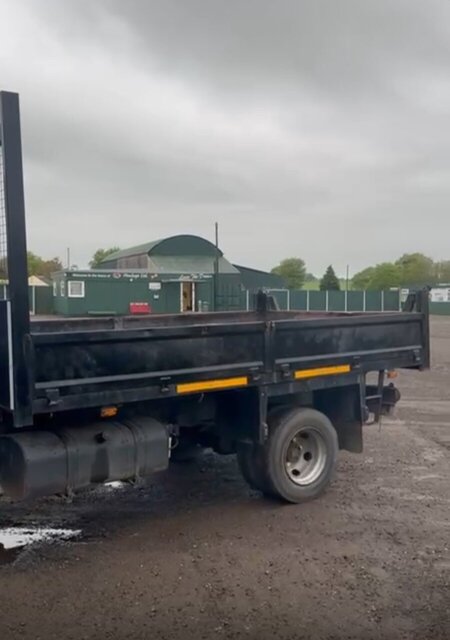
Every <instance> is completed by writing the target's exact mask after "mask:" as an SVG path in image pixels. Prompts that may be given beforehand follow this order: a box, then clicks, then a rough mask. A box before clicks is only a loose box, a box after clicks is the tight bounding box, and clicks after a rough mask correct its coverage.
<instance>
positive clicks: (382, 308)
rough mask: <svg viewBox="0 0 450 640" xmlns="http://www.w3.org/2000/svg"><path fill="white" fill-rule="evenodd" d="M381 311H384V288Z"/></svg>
mask: <svg viewBox="0 0 450 640" xmlns="http://www.w3.org/2000/svg"><path fill="white" fill-rule="evenodd" d="M381 311H384V290H383V291H382V292H381Z"/></svg>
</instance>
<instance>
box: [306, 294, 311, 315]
mask: <svg viewBox="0 0 450 640" xmlns="http://www.w3.org/2000/svg"><path fill="white" fill-rule="evenodd" d="M309 293H310V291H309V289H307V290H306V311H309Z"/></svg>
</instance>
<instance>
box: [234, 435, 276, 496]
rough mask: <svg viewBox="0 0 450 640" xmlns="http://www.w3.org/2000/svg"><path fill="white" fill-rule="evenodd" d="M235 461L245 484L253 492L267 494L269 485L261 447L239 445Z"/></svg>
mask: <svg viewBox="0 0 450 640" xmlns="http://www.w3.org/2000/svg"><path fill="white" fill-rule="evenodd" d="M237 459H238V464H239V469H240V470H241V473H242V475H243V477H244V480H245V481H246V482H247V484H248V485H249V486H250V487H251V488H252V489H255V491H261V492H262V493H266V494H269V493H270V484H269V481H268V479H267V475H266V469H265V460H264V457H263V450H262V447H260V446H258V445H251V444H241V445H239V446H238V450H237Z"/></svg>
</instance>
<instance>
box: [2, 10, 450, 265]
mask: <svg viewBox="0 0 450 640" xmlns="http://www.w3.org/2000/svg"><path fill="white" fill-rule="evenodd" d="M0 10H2V15H6V12H8V21H7V22H5V21H3V22H2V27H0V77H2V78H3V82H6V83H7V85H8V86H7V87H5V88H10V89H13V90H18V91H19V92H20V93H21V97H22V111H23V123H24V126H23V129H24V146H25V160H26V164H25V167H26V177H27V204H28V214H29V245H30V247H31V248H32V249H33V250H36V251H38V252H40V253H43V254H45V255H53V254H56V253H59V254H60V255H63V253H64V248H65V247H66V246H67V245H70V246H71V249H72V255H73V256H74V259H75V260H76V261H77V262H78V263H80V264H86V263H87V261H88V259H89V257H90V255H91V253H92V252H93V250H95V248H96V247H98V246H102V245H108V244H121V245H126V244H133V243H135V242H141V241H143V240H147V239H149V240H150V239H152V238H155V237H161V236H163V235H169V234H171V233H178V232H181V231H183V232H191V233H201V234H202V235H211V234H212V230H213V222H214V221H215V220H216V219H217V220H219V221H220V223H221V239H222V245H223V248H224V250H225V251H226V253H227V255H228V256H229V257H230V258H231V259H234V260H236V261H238V262H241V263H248V264H253V265H254V266H260V267H262V268H269V267H271V266H273V265H274V264H275V263H276V262H277V261H278V260H280V259H281V258H283V257H285V256H288V255H301V256H302V257H304V258H305V259H306V261H307V263H308V265H309V267H310V268H311V269H312V270H314V271H317V272H321V271H322V270H323V269H324V268H325V266H326V265H327V264H328V263H329V262H330V261H332V262H333V263H334V264H335V266H336V268H337V269H338V270H339V271H341V272H343V271H344V270H345V265H346V264H348V263H349V264H350V265H351V268H352V270H357V269H359V268H362V267H363V266H365V265H366V264H368V263H372V262H375V261H382V260H386V259H392V258H394V257H396V256H397V255H398V254H399V253H401V252H402V251H413V250H423V251H426V252H428V253H429V254H430V255H432V256H433V257H435V258H441V257H442V258H443V257H447V258H448V257H450V256H449V255H448V248H447V247H448V243H447V238H448V234H449V232H450V222H449V217H448V214H447V212H448V205H449V202H450V181H449V180H448V176H449V175H450V153H449V150H450V132H449V127H448V111H449V107H450V81H449V80H448V67H449V63H450V19H449V18H450V5H449V4H448V3H446V2H443V1H440V0H427V2H421V1H420V2H419V1H418V0H417V1H416V0H396V1H395V2H392V1H391V0H389V1H388V0H378V1H377V2H361V1H360V0H340V1H339V2H334V1H333V0H310V1H303V2H299V1H298V0H281V1H280V2H273V1H272V0H242V1H239V2H237V1H236V2H223V1H219V0H188V1H184V0H165V2H159V1H156V0H155V1H151V0H147V1H146V2H141V1H138V0H131V1H130V0H127V2H123V1H122V0H108V1H106V0H98V1H97V2H95V3H92V2H88V1H87V0H78V1H77V2H75V0H66V1H65V2H60V1H59V0H41V1H40V2H36V1H35V0H27V1H23V2H21V3H15V2H13V0H0ZM2 31H3V33H2ZM437 228H438V229H439V232H438V233H436V231H435V229H437Z"/></svg>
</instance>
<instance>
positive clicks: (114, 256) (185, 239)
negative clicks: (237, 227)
mask: <svg viewBox="0 0 450 640" xmlns="http://www.w3.org/2000/svg"><path fill="white" fill-rule="evenodd" d="M192 242H196V243H201V244H202V245H204V246H206V247H208V248H209V249H210V251H211V253H212V254H213V255H215V252H216V247H215V246H214V245H213V243H212V242H210V241H209V240H206V239H205V238H202V237H200V236H194V235H189V234H180V235H176V236H169V237H168V238H161V239H160V240H153V241H152V242H145V243H144V244H139V245H136V246H134V247H129V248H128V249H121V250H120V251H116V252H115V253H111V254H110V255H108V256H107V257H106V258H105V259H104V260H102V262H106V263H109V262H112V261H114V260H120V259H121V258H129V257H131V256H138V255H145V254H147V255H150V256H151V255H152V254H154V253H157V251H156V250H157V248H158V247H160V246H161V245H162V244H165V245H166V251H167V249H168V247H167V245H169V244H171V243H173V244H174V253H178V249H179V246H180V243H184V244H185V245H186V246H187V245H188V244H190V243H192ZM175 247H176V248H175ZM219 253H220V255H223V254H222V251H220V249H219Z"/></svg>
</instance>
